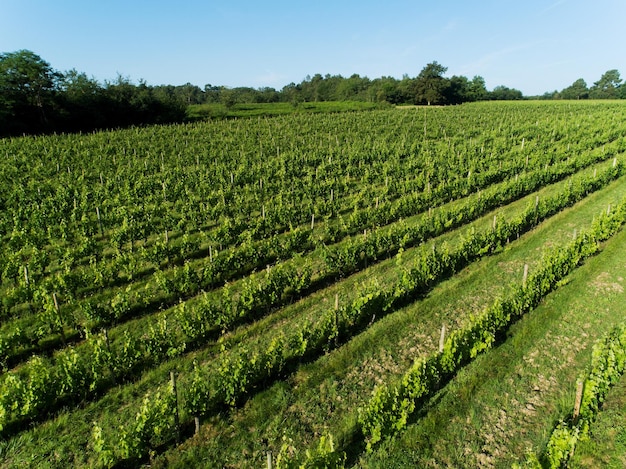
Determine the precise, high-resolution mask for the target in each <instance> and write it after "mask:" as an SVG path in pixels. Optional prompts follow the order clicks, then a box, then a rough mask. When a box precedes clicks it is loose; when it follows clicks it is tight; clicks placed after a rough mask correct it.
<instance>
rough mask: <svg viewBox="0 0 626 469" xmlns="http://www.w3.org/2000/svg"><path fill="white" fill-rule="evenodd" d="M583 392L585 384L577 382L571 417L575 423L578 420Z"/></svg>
mask: <svg viewBox="0 0 626 469" xmlns="http://www.w3.org/2000/svg"><path fill="white" fill-rule="evenodd" d="M584 390H585V383H584V382H583V381H578V382H577V383H576V400H575V401H574V414H573V415H572V417H573V418H574V422H575V423H578V418H579V417H580V405H581V404H582V400H583V392H584Z"/></svg>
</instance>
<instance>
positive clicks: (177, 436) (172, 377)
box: [170, 371, 180, 443]
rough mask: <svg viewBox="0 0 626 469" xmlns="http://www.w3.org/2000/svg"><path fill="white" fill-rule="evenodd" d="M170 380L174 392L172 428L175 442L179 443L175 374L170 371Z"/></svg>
mask: <svg viewBox="0 0 626 469" xmlns="http://www.w3.org/2000/svg"><path fill="white" fill-rule="evenodd" d="M170 382H171V383H172V393H173V394H174V430H175V432H176V443H180V421H179V417H178V393H177V392H176V375H175V374H174V372H173V371H170Z"/></svg>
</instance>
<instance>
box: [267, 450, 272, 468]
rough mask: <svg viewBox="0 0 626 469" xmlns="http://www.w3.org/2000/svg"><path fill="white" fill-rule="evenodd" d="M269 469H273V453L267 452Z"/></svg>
mask: <svg viewBox="0 0 626 469" xmlns="http://www.w3.org/2000/svg"><path fill="white" fill-rule="evenodd" d="M267 469H272V452H271V451H268V452H267Z"/></svg>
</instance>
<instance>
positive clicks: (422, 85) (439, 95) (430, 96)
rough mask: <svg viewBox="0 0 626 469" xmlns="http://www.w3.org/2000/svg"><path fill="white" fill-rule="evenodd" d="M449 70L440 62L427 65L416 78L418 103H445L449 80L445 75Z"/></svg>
mask: <svg viewBox="0 0 626 469" xmlns="http://www.w3.org/2000/svg"><path fill="white" fill-rule="evenodd" d="M447 70H448V68H447V67H444V66H443V65H440V64H439V63H437V62H436V61H435V62H432V63H429V64H428V65H426V66H425V67H424V68H423V69H422V71H421V72H420V74H419V75H418V76H417V78H416V80H415V99H416V103H417V104H423V103H427V104H428V105H429V106H430V105H431V104H443V103H444V98H445V93H446V88H448V86H449V80H446V79H445V78H444V77H443V74H444V73H446V71H447Z"/></svg>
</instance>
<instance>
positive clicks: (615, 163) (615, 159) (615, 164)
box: [613, 156, 617, 168]
mask: <svg viewBox="0 0 626 469" xmlns="http://www.w3.org/2000/svg"><path fill="white" fill-rule="evenodd" d="M615 166H617V156H616V157H615V158H613V167H614V168H615Z"/></svg>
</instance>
